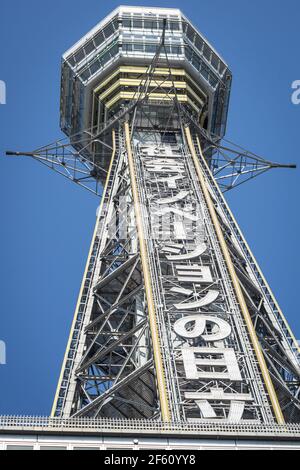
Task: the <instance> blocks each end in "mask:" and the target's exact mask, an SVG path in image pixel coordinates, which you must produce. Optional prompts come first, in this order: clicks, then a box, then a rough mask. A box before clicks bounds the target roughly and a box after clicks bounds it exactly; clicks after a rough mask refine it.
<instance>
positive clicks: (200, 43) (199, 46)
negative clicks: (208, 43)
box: [195, 34, 203, 51]
mask: <svg viewBox="0 0 300 470" xmlns="http://www.w3.org/2000/svg"><path fill="white" fill-rule="evenodd" d="M195 46H196V47H197V49H199V51H202V47H203V41H202V39H201V38H200V36H198V34H197V36H196V39H195Z"/></svg>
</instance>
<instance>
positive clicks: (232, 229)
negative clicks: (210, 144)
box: [194, 136, 300, 422]
mask: <svg viewBox="0 0 300 470" xmlns="http://www.w3.org/2000/svg"><path fill="white" fill-rule="evenodd" d="M200 140H201V138H200V137H197V136H195V138H194V142H195V148H197V149H198V156H199V161H200V163H201V165H202V169H203V172H204V174H205V176H206V181H207V184H208V185H209V188H210V192H211V195H212V198H213V201H214V205H215V208H216V211H217V214H218V217H219V220H220V223H221V225H222V227H223V231H224V234H225V238H226V242H227V245H228V248H229V250H230V253H231V257H232V260H233V263H234V266H235V270H236V273H237V276H238V278H239V281H240V284H241V286H242V289H243V292H244V296H245V299H246V302H247V305H248V308H249V311H250V313H251V317H252V322H253V324H254V326H255V329H256V333H257V336H258V338H259V341H260V344H261V347H262V350H263V353H264V355H265V359H266V363H267V365H268V369H269V372H270V375H271V377H272V380H273V383H274V385H275V389H276V393H277V395H278V397H279V403H280V406H281V408H282V410H283V413H284V416H285V418H286V419H287V421H288V422H299V421H300V400H299V397H300V353H299V347H298V344H297V341H296V339H295V338H294V336H293V335H292V333H291V330H290V328H289V326H288V324H287V322H286V320H285V318H284V316H283V314H282V312H281V310H280V308H279V306H278V304H277V302H276V300H275V298H274V295H273V293H272V291H271V290H270V288H269V286H268V284H267V283H266V281H265V279H264V276H263V274H262V273H261V271H260V268H259V266H258V264H257V262H256V260H255V258H254V257H253V254H252V253H251V250H250V248H249V247H248V245H247V243H246V241H245V239H244V237H243V235H242V233H241V231H240V229H239V227H238V225H237V223H236V221H235V219H234V217H233V215H232V213H231V211H230V209H229V207H228V205H227V203H226V200H225V199H224V196H223V195H222V193H221V189H220V186H219V184H218V183H217V182H216V180H215V178H214V176H213V172H212V171H211V170H210V168H209V166H208V164H207V162H206V160H205V158H204V157H203V153H202V151H201V144H200ZM202 142H203V141H202Z"/></svg>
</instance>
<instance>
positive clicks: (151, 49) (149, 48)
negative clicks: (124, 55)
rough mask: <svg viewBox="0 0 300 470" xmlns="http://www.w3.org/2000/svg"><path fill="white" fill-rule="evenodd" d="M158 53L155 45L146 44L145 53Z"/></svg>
mask: <svg viewBox="0 0 300 470" xmlns="http://www.w3.org/2000/svg"><path fill="white" fill-rule="evenodd" d="M156 51H157V46H155V44H146V47H145V52H153V53H155V52H156Z"/></svg>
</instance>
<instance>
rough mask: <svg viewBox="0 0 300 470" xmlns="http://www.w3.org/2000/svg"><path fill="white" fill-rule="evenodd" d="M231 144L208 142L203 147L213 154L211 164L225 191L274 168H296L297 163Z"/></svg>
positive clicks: (205, 152)
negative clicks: (260, 155) (283, 160)
mask: <svg viewBox="0 0 300 470" xmlns="http://www.w3.org/2000/svg"><path fill="white" fill-rule="evenodd" d="M231 145H232V147H231V148H230V147H224V146H222V145H212V144H209V143H208V144H207V146H206V147H205V148H204V149H203V152H204V154H211V155H212V158H211V164H210V166H211V169H212V172H213V175H214V177H215V180H216V181H217V183H218V185H219V187H220V188H221V189H222V191H223V192H226V191H229V190H231V189H233V188H236V187H238V186H240V185H241V184H243V183H246V182H247V181H250V180H252V179H253V178H256V177H257V176H259V175H262V174H263V173H265V172H266V171H268V170H271V169H274V168H289V169H291V168H296V165H293V164H289V165H285V164H282V163H275V162H271V161H269V160H265V159H264V158H262V157H259V156H257V155H255V154H254V153H252V152H250V151H247V150H243V149H240V148H239V147H238V146H237V145H235V144H231Z"/></svg>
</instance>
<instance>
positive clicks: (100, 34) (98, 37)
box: [94, 31, 104, 46]
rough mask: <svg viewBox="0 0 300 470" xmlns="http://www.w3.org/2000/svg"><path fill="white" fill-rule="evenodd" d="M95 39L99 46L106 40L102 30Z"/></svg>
mask: <svg viewBox="0 0 300 470" xmlns="http://www.w3.org/2000/svg"><path fill="white" fill-rule="evenodd" d="M94 41H95V44H96V45H97V46H100V44H102V43H103V42H104V36H103V32H102V31H100V33H98V34H97V36H95V38H94Z"/></svg>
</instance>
